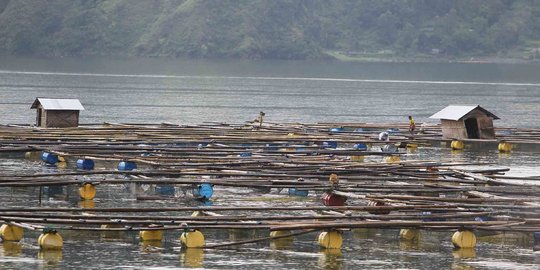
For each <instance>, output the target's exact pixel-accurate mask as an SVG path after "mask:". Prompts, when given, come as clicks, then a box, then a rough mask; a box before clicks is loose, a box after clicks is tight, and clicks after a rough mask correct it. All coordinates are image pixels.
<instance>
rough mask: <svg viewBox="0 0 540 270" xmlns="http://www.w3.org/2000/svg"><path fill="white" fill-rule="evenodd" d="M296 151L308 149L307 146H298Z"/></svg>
mask: <svg viewBox="0 0 540 270" xmlns="http://www.w3.org/2000/svg"><path fill="white" fill-rule="evenodd" d="M296 151H306V148H305V147H296Z"/></svg>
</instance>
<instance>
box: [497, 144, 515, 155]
mask: <svg viewBox="0 0 540 270" xmlns="http://www.w3.org/2000/svg"><path fill="white" fill-rule="evenodd" d="M510 151H512V144H511V143H508V142H501V143H499V152H501V153H509V152H510Z"/></svg>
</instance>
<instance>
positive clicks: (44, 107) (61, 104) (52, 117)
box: [30, 98, 84, 127]
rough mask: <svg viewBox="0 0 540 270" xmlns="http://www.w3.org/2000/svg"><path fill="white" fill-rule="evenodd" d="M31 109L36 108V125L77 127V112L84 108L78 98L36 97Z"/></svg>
mask: <svg viewBox="0 0 540 270" xmlns="http://www.w3.org/2000/svg"><path fill="white" fill-rule="evenodd" d="M30 108H31V109H37V116H36V125H37V126H38V127H77V126H79V112H80V111H82V110H84V108H83V106H82V104H81V102H80V101H79V100H78V99H53V98H36V100H35V101H34V103H33V104H32V107H30Z"/></svg>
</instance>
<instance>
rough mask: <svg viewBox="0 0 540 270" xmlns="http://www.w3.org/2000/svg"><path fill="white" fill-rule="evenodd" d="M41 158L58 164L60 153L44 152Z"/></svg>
mask: <svg viewBox="0 0 540 270" xmlns="http://www.w3.org/2000/svg"><path fill="white" fill-rule="evenodd" d="M41 160H43V161H45V162H47V163H49V164H56V163H58V155H55V154H53V153H49V152H43V154H42V155H41Z"/></svg>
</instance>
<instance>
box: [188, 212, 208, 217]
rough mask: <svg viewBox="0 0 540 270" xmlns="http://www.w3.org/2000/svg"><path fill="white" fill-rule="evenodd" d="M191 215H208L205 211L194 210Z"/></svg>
mask: <svg viewBox="0 0 540 270" xmlns="http://www.w3.org/2000/svg"><path fill="white" fill-rule="evenodd" d="M191 216H192V217H204V216H206V214H205V213H204V212H203V211H193V213H191Z"/></svg>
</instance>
